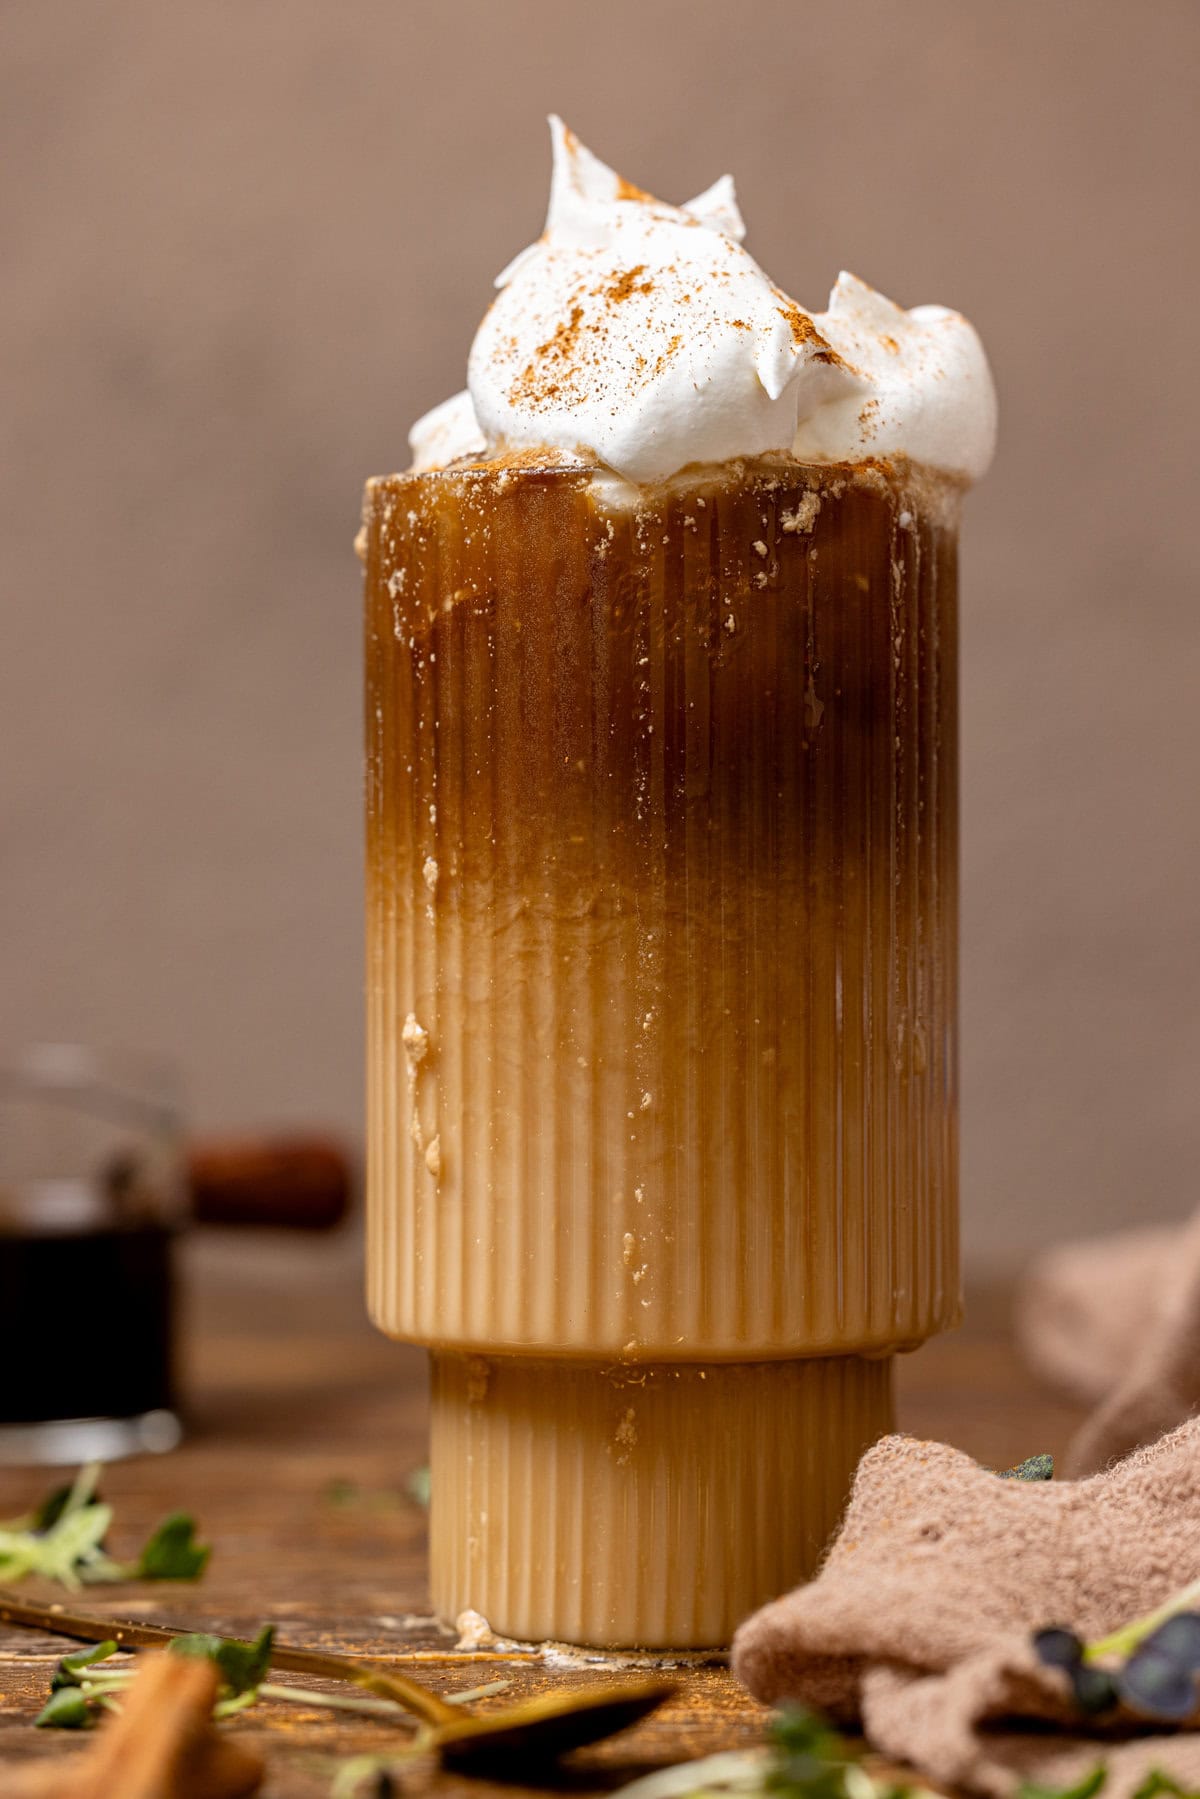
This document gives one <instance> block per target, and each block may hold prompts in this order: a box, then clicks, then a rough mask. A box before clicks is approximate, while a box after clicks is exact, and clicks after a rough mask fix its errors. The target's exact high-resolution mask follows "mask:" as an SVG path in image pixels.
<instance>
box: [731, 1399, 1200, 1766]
mask: <svg viewBox="0 0 1200 1799" xmlns="http://www.w3.org/2000/svg"><path fill="white" fill-rule="evenodd" d="M1197 1577H1200V1420H1196V1421H1193V1422H1191V1423H1188V1424H1185V1425H1183V1426H1182V1427H1181V1428H1180V1429H1178V1430H1176V1431H1175V1432H1174V1433H1173V1434H1171V1435H1170V1436H1168V1437H1165V1438H1163V1439H1162V1440H1160V1441H1159V1442H1157V1443H1155V1444H1154V1445H1152V1446H1151V1447H1150V1448H1148V1449H1143V1450H1140V1451H1138V1452H1137V1453H1136V1454H1135V1455H1133V1456H1131V1457H1129V1458H1128V1459H1127V1460H1126V1461H1124V1462H1121V1463H1120V1464H1119V1465H1118V1466H1116V1467H1114V1468H1112V1469H1110V1470H1108V1471H1107V1472H1105V1473H1103V1474H1099V1475H1096V1476H1094V1477H1093V1478H1091V1479H1089V1480H1081V1481H1019V1480H1002V1479H1000V1478H999V1477H998V1476H997V1475H996V1474H993V1473H991V1472H990V1471H989V1470H987V1469H985V1468H981V1467H980V1466H979V1464H978V1463H976V1462H973V1461H972V1460H971V1459H970V1458H969V1457H968V1456H965V1455H963V1454H961V1453H960V1452H959V1451H957V1450H954V1449H949V1448H947V1447H945V1446H944V1445H943V1444H939V1443H922V1442H918V1441H915V1440H913V1439H911V1438H907V1437H900V1436H892V1437H885V1438H884V1439H883V1441H882V1442H880V1443H878V1444H876V1445H875V1447H874V1448H873V1449H870V1450H868V1452H867V1454H866V1455H865V1456H864V1457H863V1459H862V1461H861V1463H860V1464H859V1469H858V1474H857V1476H856V1479H855V1483H854V1490H853V1493H852V1495H851V1498H850V1503H849V1507H848V1509H847V1512H846V1516H845V1519H844V1521H843V1523H842V1527H841V1529H840V1531H839V1533H838V1535H837V1537H836V1538H835V1540H834V1542H833V1545H832V1547H831V1548H830V1550H829V1553H828V1555H827V1557H826V1560H825V1562H824V1564H823V1566H822V1568H821V1570H820V1572H819V1573H818V1575H817V1576H816V1578H815V1579H814V1580H813V1581H811V1582H810V1583H809V1584H808V1585H807V1586H804V1587H800V1588H798V1589H797V1590H796V1591H795V1592H794V1593H789V1594H788V1595H786V1597H784V1598H783V1599H778V1600H776V1601H775V1602H774V1603H773V1604H771V1605H768V1606H765V1607H764V1608H763V1609H762V1610H761V1611H759V1612H757V1613H755V1615H754V1616H753V1617H752V1618H750V1619H748V1620H747V1622H746V1623H745V1624H743V1625H742V1627H741V1629H740V1630H739V1631H738V1633H737V1636H736V1638H735V1639H734V1646H733V1666H734V1670H735V1672H736V1673H737V1675H738V1676H739V1677H740V1679H741V1680H743V1681H744V1682H745V1684H746V1685H747V1686H748V1687H749V1689H750V1691H751V1692H752V1693H754V1694H755V1695H756V1696H757V1697H758V1698H759V1699H762V1700H765V1701H767V1702H768V1703H772V1702H777V1701H781V1700H784V1699H789V1698H790V1699H796V1700H800V1701H802V1702H803V1703H805V1704H808V1705H811V1706H814V1707H816V1708H818V1709H820V1710H821V1711H824V1712H826V1713H828V1714H829V1715H830V1716H831V1717H833V1718H834V1719H835V1720H837V1721H839V1722H842V1723H847V1722H861V1724H862V1726H863V1728H864V1730H865V1733H866V1735H867V1738H868V1740H869V1742H870V1743H871V1744H872V1746H873V1747H874V1748H876V1749H877V1750H879V1751H881V1752H882V1753H883V1754H884V1755H887V1756H890V1757H893V1758H894V1759H896V1760H898V1761H904V1762H908V1763H911V1764H912V1765H913V1766H915V1767H916V1768H918V1769H919V1770H920V1771H921V1772H922V1773H923V1774H924V1775H925V1776H926V1777H927V1778H928V1779H930V1780H933V1781H935V1782H938V1783H941V1784H943V1785H945V1786H949V1787H957V1788H961V1789H966V1790H968V1791H971V1792H976V1793H983V1794H988V1795H997V1796H998V1795H1006V1794H1010V1793H1013V1792H1014V1791H1015V1790H1016V1788H1017V1787H1018V1785H1019V1784H1020V1782H1021V1781H1022V1780H1031V1781H1037V1782H1039V1783H1044V1784H1047V1785H1054V1786H1059V1785H1066V1784H1069V1783H1070V1782H1072V1781H1075V1780H1077V1779H1079V1778H1080V1777H1081V1776H1082V1775H1084V1774H1086V1773H1087V1772H1088V1770H1089V1769H1091V1768H1094V1767H1095V1766H1096V1763H1097V1762H1098V1761H1099V1760H1101V1759H1103V1760H1105V1761H1106V1762H1107V1764H1108V1778H1107V1781H1106V1783H1105V1786H1104V1796H1103V1799H1132V1795H1134V1794H1135V1793H1136V1792H1137V1789H1138V1787H1139V1785H1140V1784H1141V1782H1142V1781H1143V1780H1144V1779H1145V1777H1146V1776H1147V1774H1148V1773H1149V1772H1150V1771H1151V1770H1154V1769H1157V1770H1160V1771H1161V1772H1162V1773H1163V1774H1165V1775H1168V1776H1169V1777H1171V1778H1173V1779H1174V1780H1176V1781H1178V1782H1179V1784H1180V1785H1181V1786H1183V1787H1184V1788H1185V1789H1187V1790H1191V1789H1200V1734H1193V1733H1191V1732H1190V1731H1185V1732H1183V1733H1178V1732H1176V1733H1168V1732H1166V1731H1164V1730H1163V1728H1162V1727H1161V1726H1155V1727H1153V1729H1154V1732H1155V1734H1153V1735H1147V1734H1143V1735H1131V1734H1130V1733H1129V1732H1128V1731H1126V1732H1125V1733H1124V1734H1117V1735H1114V1736H1113V1737H1112V1739H1111V1740H1103V1739H1102V1740H1099V1741H1098V1740H1097V1737H1096V1735H1095V1734H1093V1733H1092V1731H1091V1730H1090V1729H1085V1727H1083V1726H1082V1725H1081V1723H1080V1714H1079V1712H1078V1711H1077V1710H1076V1709H1075V1705H1074V1700H1073V1698H1072V1695H1071V1689H1070V1685H1069V1682H1068V1679H1067V1677H1066V1675H1065V1674H1063V1673H1062V1672H1061V1671H1060V1670H1057V1669H1054V1668H1048V1667H1045V1666H1044V1665H1043V1664H1042V1663H1040V1662H1039V1661H1038V1659H1037V1657H1036V1656H1035V1654H1034V1652H1033V1648H1032V1644H1031V1634H1032V1632H1034V1631H1035V1630H1038V1629H1041V1628H1042V1627H1045V1626H1048V1625H1063V1626H1066V1627H1068V1628H1070V1629H1073V1630H1075V1631H1077V1632H1078V1633H1079V1634H1080V1635H1081V1636H1082V1637H1084V1638H1085V1639H1087V1640H1095V1639H1096V1638H1098V1637H1101V1636H1104V1635H1107V1634H1108V1633H1109V1632H1110V1631H1112V1630H1114V1629H1116V1628H1117V1627H1118V1626H1120V1625H1122V1624H1125V1623H1128V1622H1130V1621H1131V1620H1133V1619H1135V1618H1138V1617H1141V1616H1143V1615H1144V1614H1145V1613H1147V1612H1149V1611H1151V1610H1153V1609H1154V1608H1155V1607H1156V1606H1158V1605H1160V1604H1162V1603H1163V1602H1164V1601H1165V1600H1166V1599H1168V1598H1169V1597H1170V1596H1171V1595H1173V1594H1174V1593H1176V1592H1177V1591H1178V1590H1179V1589H1180V1588H1181V1587H1183V1586H1184V1585H1185V1584H1187V1583H1188V1582H1189V1581H1192V1580H1195V1579H1196V1578H1197ZM1196 1722H1197V1723H1200V1716H1198V1717H1197V1719H1196ZM1048 1727H1052V1728H1048Z"/></svg>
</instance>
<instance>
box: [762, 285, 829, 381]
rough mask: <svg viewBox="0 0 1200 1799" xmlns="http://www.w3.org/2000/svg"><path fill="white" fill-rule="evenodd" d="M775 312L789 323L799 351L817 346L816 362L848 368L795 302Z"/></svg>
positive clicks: (788, 303)
mask: <svg viewBox="0 0 1200 1799" xmlns="http://www.w3.org/2000/svg"><path fill="white" fill-rule="evenodd" d="M779 297H780V299H783V298H784V296H783V295H782V294H780V296H779ZM775 310H776V311H777V312H778V314H779V316H780V318H782V319H785V320H786V321H787V327H788V330H789V331H790V332H791V334H792V342H793V343H794V344H795V346H796V348H797V349H799V348H800V347H801V345H802V344H814V345H815V346H816V348H815V349H814V351H813V361H814V362H830V363H833V364H834V366H835V367H837V368H840V369H844V368H846V367H847V366H848V365H847V364H846V362H844V361H843V359H842V358H841V357H840V356H839V355H838V353H837V351H836V350H835V349H833V348H832V347H831V345H829V344H828V343H827V342H826V341H825V339H824V338H823V337H822V336H821V333H820V332H819V331H818V330H817V327H816V326H815V325H814V324H813V322H812V320H811V319H810V318H809V316H808V314H807V313H806V312H802V311H801V309H800V307H799V306H797V305H796V302H795V301H794V300H787V301H786V302H785V304H784V305H783V306H778V307H776V309H775ZM735 323H736V320H735Z"/></svg>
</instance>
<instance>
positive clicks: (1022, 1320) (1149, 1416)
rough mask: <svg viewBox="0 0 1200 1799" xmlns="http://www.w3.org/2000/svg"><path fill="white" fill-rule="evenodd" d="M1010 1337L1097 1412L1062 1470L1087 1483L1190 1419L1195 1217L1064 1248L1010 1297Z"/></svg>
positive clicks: (1196, 1400)
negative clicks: (1100, 1470)
mask: <svg viewBox="0 0 1200 1799" xmlns="http://www.w3.org/2000/svg"><path fill="white" fill-rule="evenodd" d="M1016 1329H1017V1340H1018V1342H1019V1344H1020V1347H1021V1349H1022V1352H1023V1353H1024V1355H1025V1358H1026V1360H1027V1361H1028V1362H1029V1364H1030V1366H1031V1367H1032V1368H1033V1369H1034V1370H1035V1371H1036V1372H1037V1373H1038V1374H1039V1375H1041V1376H1042V1378H1043V1379H1044V1380H1046V1381H1048V1382H1049V1383H1050V1384H1051V1385H1052V1386H1056V1387H1060V1388H1062V1389H1063V1390H1064V1391H1065V1392H1067V1393H1070V1394H1071V1396H1072V1397H1073V1398H1075V1399H1079V1400H1082V1401H1083V1402H1084V1403H1085V1404H1087V1405H1091V1406H1094V1407H1095V1410H1094V1411H1093V1413H1092V1415H1091V1417H1090V1418H1088V1420H1087V1421H1086V1423H1085V1424H1084V1425H1083V1428H1082V1429H1081V1430H1080V1431H1079V1433H1078V1434H1077V1436H1076V1437H1075V1438H1074V1440H1073V1441H1072V1443H1071V1445H1070V1447H1069V1448H1068V1450H1067V1454H1066V1457H1065V1459H1064V1462H1063V1466H1062V1472H1063V1473H1064V1474H1066V1475H1079V1474H1091V1473H1093V1472H1094V1471H1095V1470H1096V1469H1097V1468H1103V1467H1104V1466H1105V1465H1106V1464H1107V1463H1108V1462H1110V1461H1112V1460H1113V1459H1114V1458H1115V1457H1117V1456H1122V1455H1127V1454H1128V1453H1129V1451H1130V1450H1131V1449H1135V1448H1136V1447H1137V1446H1138V1444H1140V1443H1149V1442H1151V1441H1153V1439H1154V1438H1155V1437H1158V1436H1161V1435H1162V1433H1163V1431H1165V1430H1170V1429H1171V1428H1172V1427H1173V1426H1174V1425H1176V1424H1178V1423H1179V1422H1180V1421H1181V1419H1184V1418H1188V1417H1191V1415H1192V1414H1193V1413H1194V1412H1196V1411H1197V1410H1200V1212H1197V1214H1196V1216H1195V1217H1194V1218H1193V1219H1192V1220H1191V1222H1190V1223H1189V1224H1185V1225H1176V1226H1174V1227H1171V1226H1168V1225H1163V1226H1157V1227H1151V1228H1148V1229H1143V1230H1136V1231H1122V1232H1120V1233H1119V1234H1118V1235H1116V1236H1113V1237H1098V1238H1095V1239H1093V1240H1092V1241H1090V1242H1083V1243H1065V1244H1063V1245H1061V1246H1060V1247H1059V1248H1056V1249H1052V1250H1049V1251H1047V1252H1046V1254H1044V1255H1042V1256H1040V1257H1039V1258H1038V1259H1037V1260H1036V1261H1035V1262H1034V1263H1033V1265H1032V1267H1031V1268H1030V1270H1029V1273H1028V1274H1027V1275H1026V1276H1025V1279H1024V1280H1023V1281H1022V1283H1021V1285H1020V1287H1019V1288H1018V1291H1017V1306H1016Z"/></svg>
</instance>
